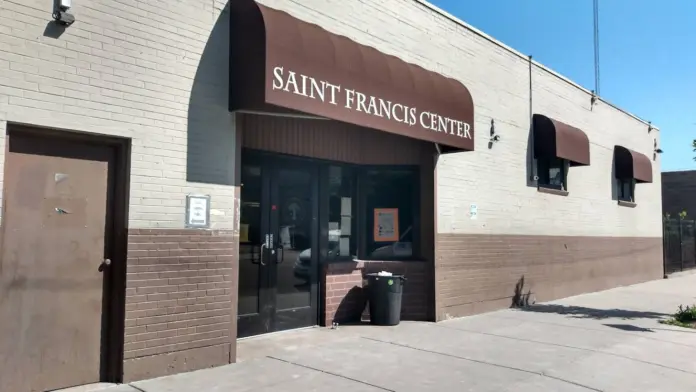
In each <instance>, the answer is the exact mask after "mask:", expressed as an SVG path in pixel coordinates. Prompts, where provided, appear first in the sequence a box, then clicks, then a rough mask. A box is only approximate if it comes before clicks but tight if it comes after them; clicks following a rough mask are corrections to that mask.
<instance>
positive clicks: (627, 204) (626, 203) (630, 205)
mask: <svg viewBox="0 0 696 392" xmlns="http://www.w3.org/2000/svg"><path fill="white" fill-rule="evenodd" d="M619 205H620V206H621V207H628V208H636V206H637V205H638V204H636V203H634V202H631V201H623V200H619Z"/></svg>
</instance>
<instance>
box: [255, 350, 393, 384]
mask: <svg viewBox="0 0 696 392" xmlns="http://www.w3.org/2000/svg"><path fill="white" fill-rule="evenodd" d="M267 358H270V359H274V360H276V361H280V362H285V363H287V364H290V365H295V366H299V367H302V368H305V369H309V370H314V371H316V372H320V373H324V374H328V375H330V376H334V377H340V378H343V379H346V380H349V381H353V382H357V383H360V384H363V385H367V386H370V387H373V388H377V389H379V390H382V391H387V392H396V391H395V390H393V389H387V388H384V387H380V386H379V385H374V384H370V383H369V382H365V381H360V380H358V379H355V378H351V377H348V376H343V375H341V374H338V373H333V372H329V371H326V370H322V369H317V368H315V367H311V366H307V365H303V364H301V363H297V362H292V361H288V360H285V359H281V358H278V357H272V356H268V357H267Z"/></svg>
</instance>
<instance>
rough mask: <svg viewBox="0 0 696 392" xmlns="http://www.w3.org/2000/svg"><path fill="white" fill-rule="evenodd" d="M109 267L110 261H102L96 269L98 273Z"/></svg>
mask: <svg viewBox="0 0 696 392" xmlns="http://www.w3.org/2000/svg"><path fill="white" fill-rule="evenodd" d="M110 265H111V259H104V260H102V262H101V264H99V268H98V269H97V270H98V271H99V272H104V270H106V267H108V266H110Z"/></svg>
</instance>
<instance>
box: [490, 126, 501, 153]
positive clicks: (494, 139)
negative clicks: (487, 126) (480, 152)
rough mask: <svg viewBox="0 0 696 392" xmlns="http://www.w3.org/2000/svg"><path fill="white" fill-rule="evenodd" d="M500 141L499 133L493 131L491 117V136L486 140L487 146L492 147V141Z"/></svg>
mask: <svg viewBox="0 0 696 392" xmlns="http://www.w3.org/2000/svg"><path fill="white" fill-rule="evenodd" d="M499 141H500V135H498V134H496V133H495V120H494V119H491V138H490V139H489V140H488V148H493V143H497V142H499Z"/></svg>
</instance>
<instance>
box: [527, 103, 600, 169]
mask: <svg viewBox="0 0 696 392" xmlns="http://www.w3.org/2000/svg"><path fill="white" fill-rule="evenodd" d="M533 122H534V156H535V157H536V158H544V157H546V158H561V159H566V160H568V161H570V164H571V166H586V165H589V164H590V139H588V138H587V135H586V134H585V132H583V131H581V130H579V129H577V128H575V127H571V126H570V125H568V124H565V123H562V122H560V121H558V120H554V119H552V118H549V117H546V116H543V115H541V114H535V115H534V116H533Z"/></svg>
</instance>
